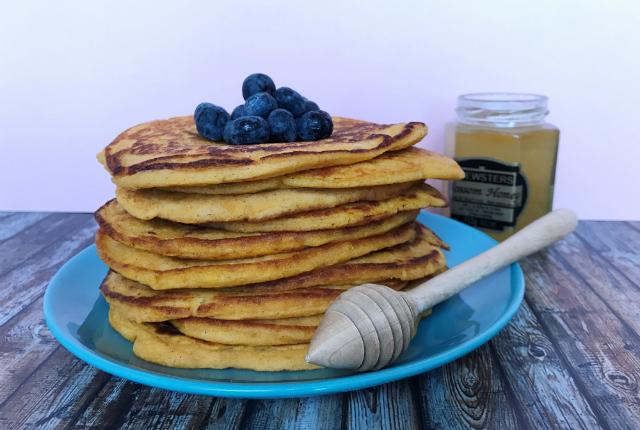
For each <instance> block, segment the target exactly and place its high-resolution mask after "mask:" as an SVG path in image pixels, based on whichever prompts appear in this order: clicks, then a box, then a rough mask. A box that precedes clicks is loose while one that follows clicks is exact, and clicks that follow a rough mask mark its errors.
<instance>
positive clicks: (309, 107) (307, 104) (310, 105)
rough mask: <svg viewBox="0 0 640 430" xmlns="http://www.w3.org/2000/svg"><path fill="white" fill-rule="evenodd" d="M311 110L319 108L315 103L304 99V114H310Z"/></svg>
mask: <svg viewBox="0 0 640 430" xmlns="http://www.w3.org/2000/svg"><path fill="white" fill-rule="evenodd" d="M313 110H320V108H319V107H318V105H317V104H316V103H315V102H312V101H311V100H307V99H304V113H307V112H311V111H313Z"/></svg>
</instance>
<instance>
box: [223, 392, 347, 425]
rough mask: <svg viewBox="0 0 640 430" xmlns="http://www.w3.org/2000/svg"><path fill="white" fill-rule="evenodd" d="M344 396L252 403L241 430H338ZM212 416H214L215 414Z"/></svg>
mask: <svg viewBox="0 0 640 430" xmlns="http://www.w3.org/2000/svg"><path fill="white" fill-rule="evenodd" d="M342 398H343V396H342V394H330V395H326V396H315V397H299V398H292V399H263V400H251V402H250V404H249V405H248V407H247V411H246V413H245V416H244V419H243V420H242V423H241V425H240V428H242V429H256V430H271V429H301V428H302V429H307V428H308V429H339V428H340V426H341V423H342V413H343V411H342V403H343V401H342ZM212 415H213V414H212Z"/></svg>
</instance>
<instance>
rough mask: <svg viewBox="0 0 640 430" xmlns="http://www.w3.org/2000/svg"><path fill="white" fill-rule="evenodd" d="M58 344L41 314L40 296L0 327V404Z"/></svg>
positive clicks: (58, 346)
mask: <svg viewBox="0 0 640 430" xmlns="http://www.w3.org/2000/svg"><path fill="white" fill-rule="evenodd" d="M58 348H60V344H59V343H58V341H57V340H56V339H55V338H54V337H53V335H52V334H51V332H50V331H49V329H48V328H47V325H46V323H45V321H44V317H43V315H42V297H40V298H39V299H38V300H36V301H35V302H33V303H31V305H29V306H28V307H26V308H25V309H24V310H23V311H22V312H21V313H20V314H19V315H18V317H17V318H13V319H11V321H9V322H8V323H7V324H5V325H3V326H2V327H0V404H2V403H3V402H5V401H6V400H7V399H8V398H9V396H11V394H13V392H14V391H15V390H16V389H17V388H18V387H19V386H20V385H21V384H22V383H23V382H24V380H25V379H27V378H28V377H29V375H31V373H33V372H34V371H35V370H36V369H37V368H38V367H39V366H40V365H41V364H42V362H44V361H45V360H46V359H47V358H48V357H49V356H50V355H51V354H53V352H54V351H56V350H57V349H58Z"/></svg>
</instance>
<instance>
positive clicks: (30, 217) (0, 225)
mask: <svg viewBox="0 0 640 430" xmlns="http://www.w3.org/2000/svg"><path fill="white" fill-rule="evenodd" d="M48 215H49V214H48V213H46V212H27V213H16V214H10V213H6V212H5V213H4V215H2V216H0V242H2V241H4V240H7V239H8V238H10V237H13V236H14V235H16V234H17V233H20V232H21V231H22V230H24V229H26V228H28V227H30V226H32V225H33V224H35V223H36V222H38V221H40V220H41V219H43V218H45V217H47V216H48Z"/></svg>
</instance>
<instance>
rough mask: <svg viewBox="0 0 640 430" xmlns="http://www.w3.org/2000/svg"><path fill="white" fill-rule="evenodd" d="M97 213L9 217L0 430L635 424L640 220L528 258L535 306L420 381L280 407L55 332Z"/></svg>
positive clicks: (603, 225) (4, 231)
mask: <svg viewBox="0 0 640 430" xmlns="http://www.w3.org/2000/svg"><path fill="white" fill-rule="evenodd" d="M95 229H96V225H95V223H94V222H93V219H92V216H91V215H90V214H47V213H11V212H0V286H1V287H2V288H0V429H5V428H7V429H12V430H13V429H33V428H37V429H62V428H70V429H75V428H79V429H89V428H91V429H94V428H96V429H118V428H131V429H133V428H136V429H137V428H143V429H147V428H148V429H156V428H163V429H164V428H181V429H182V428H189V429H191V428H193V429H198V430H200V429H275V428H284V429H315V428H321V429H370V428H374V429H375V428H389V429H413V428H417V429H431V428H436V429H483V428H487V429H488V428H499V429H511V428H519V429H520V428H521V429H538V428H541V429H598V428H602V429H631V428H640V389H639V388H638V381H639V380H640V335H639V334H640V223H639V222H581V223H580V225H579V227H578V229H577V230H576V233H575V234H574V235H572V236H569V237H568V238H566V239H565V240H564V241H562V242H560V243H558V244H557V245H555V246H553V247H552V248H551V249H550V250H549V251H546V252H541V253H538V254H536V255H534V256H531V257H530V258H527V259H525V260H523V261H522V263H521V265H522V268H523V270H524V273H525V278H526V302H525V304H524V305H523V306H522V308H521V309H520V311H519V312H518V314H517V315H516V316H515V317H514V319H513V320H512V321H511V323H510V324H509V325H507V327H506V328H505V329H504V330H503V331H502V332H500V333H499V334H498V335H497V336H496V337H495V338H494V339H493V340H492V341H491V342H490V343H489V344H486V345H483V346H482V347H480V348H479V349H477V350H476V351H473V352H472V353H470V354H468V355H466V356H465V357H462V358H461V359H458V360H456V361H454V362H452V363H450V364H448V365H446V366H443V367H440V368H438V369H434V370H432V371H430V372H427V373H425V374H422V375H419V376H417V377H414V378H409V379H405V380H401V381H396V382H393V383H390V384H385V385H382V386H379V387H375V388H371V389H366V390H359V391H354V392H350V393H341V394H333V395H327V396H318V397H310V398H297V399H281V400H243V399H224V398H215V397H207V396H194V395H188V394H181V393H176V392H170V391H165V390H160V389H155V388H151V387H146V386H143V385H140V384H136V383H132V382H129V381H126V380H123V379H121V378H117V377H112V376H110V375H108V374H106V373H104V372H101V371H99V370H97V369H95V368H93V367H91V366H89V365H87V364H85V363H83V362H82V361H80V360H78V359H76V358H75V357H73V356H72V355H71V354H70V353H69V352H67V351H66V350H65V349H64V348H62V347H61V346H60V345H59V344H58V343H57V341H56V340H55V339H54V338H53V336H52V335H51V333H50V332H49V331H48V329H47V328H46V325H45V323H44V318H43V315H42V296H43V293H44V290H45V288H46V286H47V284H48V282H49V280H50V279H51V277H52V276H53V274H55V272H56V271H57V270H58V269H59V268H60V267H61V266H62V264H64V263H65V262H66V261H68V260H69V258H71V257H72V256H73V255H75V254H76V253H77V252H79V251H80V250H82V249H84V248H85V247H86V246H88V245H90V244H91V243H92V242H93V233H94V231H95Z"/></svg>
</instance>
